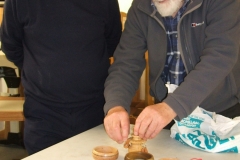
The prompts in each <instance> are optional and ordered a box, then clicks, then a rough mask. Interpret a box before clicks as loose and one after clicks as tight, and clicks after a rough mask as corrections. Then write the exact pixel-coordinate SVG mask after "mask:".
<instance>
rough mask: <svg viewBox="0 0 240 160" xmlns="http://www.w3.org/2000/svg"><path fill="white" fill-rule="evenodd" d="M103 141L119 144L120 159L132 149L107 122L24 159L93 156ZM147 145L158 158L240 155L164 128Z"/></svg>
mask: <svg viewBox="0 0 240 160" xmlns="http://www.w3.org/2000/svg"><path fill="white" fill-rule="evenodd" d="M99 145H109V146H113V147H116V148H117V149H118V151H119V157H118V160H124V156H125V155H126V153H127V152H128V151H127V149H126V148H124V147H123V144H117V143H116V142H114V141H113V140H111V139H110V138H109V137H108V135H107V134H106V133H105V130H104V128H103V125H100V126H97V127H95V128H93V129H90V130H88V131H86V132H83V133H81V134H78V135H76V136H74V137H72V138H69V139H67V140H65V141H63V142H60V143H58V144H56V145H53V146H51V147H49V148H47V149H45V150H42V151H40V152H38V153H35V154H33V155H31V156H28V157H26V158H24V159H23V160H93V158H92V149H93V148H94V147H96V146H99ZM146 147H147V149H148V152H149V153H151V154H152V155H153V156H154V159H155V160H159V159H160V158H178V159H179V160H190V159H191V158H202V160H239V159H240V154H237V153H209V152H204V151H200V150H197V149H194V148H191V147H188V146H185V145H183V144H181V143H179V142H178V141H176V140H174V139H172V138H171V137H170V131H169V130H163V131H161V132H160V134H159V135H158V136H157V137H156V138H154V139H152V140H148V141H147V142H146Z"/></svg>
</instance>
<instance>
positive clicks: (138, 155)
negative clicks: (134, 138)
mask: <svg viewBox="0 0 240 160" xmlns="http://www.w3.org/2000/svg"><path fill="white" fill-rule="evenodd" d="M135 159H138V160H154V158H153V155H152V154H150V153H146V152H129V153H127V154H126V155H125V157H124V160H135Z"/></svg>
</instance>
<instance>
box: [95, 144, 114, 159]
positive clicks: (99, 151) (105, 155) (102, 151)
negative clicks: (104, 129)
mask: <svg viewBox="0 0 240 160" xmlns="http://www.w3.org/2000/svg"><path fill="white" fill-rule="evenodd" d="M92 156H93V158H94V159H95V160H116V159H117V158H118V150H117V149H116V148H114V147H111V146H97V147H95V148H94V149H93V150H92Z"/></svg>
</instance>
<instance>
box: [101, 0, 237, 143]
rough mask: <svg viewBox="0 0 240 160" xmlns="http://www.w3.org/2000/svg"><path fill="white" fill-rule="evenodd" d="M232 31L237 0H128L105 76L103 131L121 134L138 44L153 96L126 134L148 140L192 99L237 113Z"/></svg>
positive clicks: (138, 65) (138, 62) (136, 74)
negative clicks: (111, 60) (122, 24)
mask: <svg viewBox="0 0 240 160" xmlns="http://www.w3.org/2000/svg"><path fill="white" fill-rule="evenodd" d="M239 35H240V0H134V1H133V3H132V6H131V7H130V9H129V11H128V14H127V21H126V23H125V29H124V31H123V34H122V37H121V40H120V43H119V45H118V47H117V49H116V50H115V52H114V59H115V61H114V63H113V65H112V66H111V67H110V69H109V75H108V78H107V79H106V82H105V91H104V95H105V99H106V103H105V105H104V111H105V114H106V116H105V119H104V126H105V130H106V132H107V134H108V135H109V137H110V138H112V139H113V140H114V141H116V142H118V143H123V142H124V141H125V140H126V139H127V138H128V134H129V125H130V123H129V114H128V113H129V112H130V107H129V106H130V103H131V100H132V97H133V96H134V94H135V91H136V90H137V88H138V84H139V83H138V82H139V79H140V77H141V75H142V72H143V70H144V68H145V66H146V62H145V58H144V54H145V52H146V51H148V60H149V68H150V72H149V79H150V82H149V85H150V94H151V96H153V97H154V99H155V102H156V103H155V104H154V105H150V106H146V107H145V108H144V110H143V111H142V112H141V113H140V115H139V116H138V117H137V119H136V122H135V126H134V135H138V136H140V137H141V138H143V139H152V138H154V137H155V136H156V135H157V134H158V133H159V132H160V131H161V130H162V129H163V128H166V129H169V128H171V126H172V124H173V123H174V121H173V120H174V119H176V120H181V119H183V118H185V117H187V116H188V115H189V114H191V113H192V111H193V110H195V108H196V107H197V106H200V107H202V108H204V109H206V110H208V111H212V112H216V113H218V114H221V115H223V116H226V117H229V118H234V117H236V116H240V104H239V102H240V80H239V79H240V72H239V70H240V53H239V42H240V36H239ZM166 84H167V85H166ZM166 86H170V88H171V87H174V88H176V89H175V90H174V91H173V92H170V91H169V90H170V88H167V87H166Z"/></svg>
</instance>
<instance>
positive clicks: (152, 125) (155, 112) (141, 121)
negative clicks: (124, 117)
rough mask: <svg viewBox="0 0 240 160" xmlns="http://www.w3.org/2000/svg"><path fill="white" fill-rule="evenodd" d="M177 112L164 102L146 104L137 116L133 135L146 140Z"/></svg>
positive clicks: (152, 136)
mask: <svg viewBox="0 0 240 160" xmlns="http://www.w3.org/2000/svg"><path fill="white" fill-rule="evenodd" d="M176 116H177V114H176V113H175V112H174V110H173V109H172V108H171V107H170V106H168V105H167V104H166V103H164V102H163V103H158V104H154V105H151V106H147V107H146V108H145V109H144V110H143V111H142V112H141V113H140V115H139V116H138V117H137V119H136V122H135V126H134V135H138V136H140V137H141V138H143V139H145V140H147V139H152V138H154V137H155V136H156V135H157V134H158V133H159V132H160V131H161V130H162V129H163V128H164V127H165V126H166V125H167V124H168V123H170V122H171V121H172V120H173V119H174V118H175V117H176Z"/></svg>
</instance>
